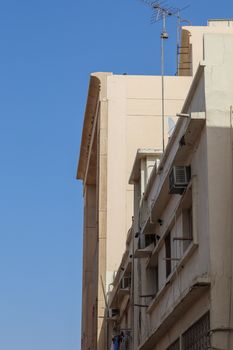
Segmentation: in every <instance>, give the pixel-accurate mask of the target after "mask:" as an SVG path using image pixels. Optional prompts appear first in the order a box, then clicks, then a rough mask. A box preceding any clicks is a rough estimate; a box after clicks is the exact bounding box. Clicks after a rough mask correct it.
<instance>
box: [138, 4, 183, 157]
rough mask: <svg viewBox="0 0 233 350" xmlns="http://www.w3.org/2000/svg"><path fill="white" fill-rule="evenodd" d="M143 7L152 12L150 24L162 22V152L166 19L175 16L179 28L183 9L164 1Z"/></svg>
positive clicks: (163, 143) (163, 144) (166, 37)
mask: <svg viewBox="0 0 233 350" xmlns="http://www.w3.org/2000/svg"><path fill="white" fill-rule="evenodd" d="M141 1H142V2H143V3H144V4H145V5H147V6H149V7H150V8H151V9H152V11H153V14H152V17H151V23H156V22H160V21H162V32H161V35H160V38H161V83H162V105H161V109H162V113H161V114H162V149H163V152H164V149H165V140H164V118H165V115H164V114H165V103H164V41H165V40H167V39H168V37H169V36H168V33H167V29H166V20H167V17H170V16H175V17H176V18H177V23H178V24H177V26H178V25H179V26H180V12H181V11H182V10H184V9H185V8H186V7H185V8H183V9H180V8H177V7H169V6H167V5H166V1H164V0H163V1H153V2H150V1H148V0H141ZM178 45H179V31H178V30H177V46H178Z"/></svg>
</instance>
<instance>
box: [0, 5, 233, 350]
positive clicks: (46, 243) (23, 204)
mask: <svg viewBox="0 0 233 350" xmlns="http://www.w3.org/2000/svg"><path fill="white" fill-rule="evenodd" d="M187 3H188V2H186V1H183V0H182V1H178V0H176V1H175V0H174V1H171V2H170V4H172V5H174V6H183V5H185V4H187ZM190 4H191V7H190V8H189V9H188V10H186V11H185V12H184V16H185V17H186V18H188V19H190V20H191V21H192V23H193V24H195V25H201V24H205V23H206V20H207V18H208V17H210V18H211V17H215V18H216V17H217V18H219V17H227V16H229V17H231V16H232V17H233V2H232V1H230V0H228V1H222V2H221V3H219V1H218V2H217V1H211V2H210V1H208V2H207V1H199V0H196V1H190ZM220 5H221V6H220ZM150 14H151V13H150V10H149V9H147V8H146V7H145V6H144V5H143V4H142V3H140V2H139V1H137V0H115V1H112V0H101V1H96V0H89V1H88V0H56V1H55V0H37V1H35V0H6V1H1V6H0V121H1V123H0V169H1V171H0V348H1V349H3V350H42V349H43V350H79V349H80V314H81V311H80V307H81V264H82V187H81V183H79V182H77V181H76V180H75V174H76V163H77V158H78V152H79V144H80V137H81V129H82V120H83V112H84V107H85V100H86V94H87V86H88V79H89V73H90V72H92V71H113V72H115V73H124V72H126V73H128V74H159V71H160V68H159V60H160V58H159V57H160V56H159V33H160V25H159V24H156V25H153V26H152V25H150ZM168 29H169V33H170V34H171V38H170V40H169V42H168V43H167V44H168V47H167V52H166V53H167V58H168V56H169V59H167V73H170V74H173V73H174V72H175V51H174V30H175V27H174V22H173V21H172V20H169V25H168Z"/></svg>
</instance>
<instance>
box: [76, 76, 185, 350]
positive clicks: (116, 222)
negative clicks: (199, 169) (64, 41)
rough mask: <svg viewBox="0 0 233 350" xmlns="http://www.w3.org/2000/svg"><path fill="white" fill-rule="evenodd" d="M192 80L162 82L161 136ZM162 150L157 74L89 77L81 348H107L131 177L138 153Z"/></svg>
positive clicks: (128, 219) (82, 172) (81, 171)
mask: <svg viewBox="0 0 233 350" xmlns="http://www.w3.org/2000/svg"><path fill="white" fill-rule="evenodd" d="M190 83H191V78H190V77H165V86H166V95H165V102H166V109H165V132H164V135H165V139H166V140H167V136H166V135H168V134H169V130H168V129H169V128H170V127H171V125H172V123H174V121H175V120H176V119H177V118H176V112H177V111H179V110H180V109H181V107H182V105H183V102H184V97H185V95H186V92H187V90H188V89H189V86H190ZM139 145H141V146H142V147H145V148H147V147H149V146H151V145H152V146H153V147H154V148H155V149H157V150H159V151H160V152H161V149H162V118H161V77H155V76H127V75H126V76H123V75H113V74H110V73H95V74H93V75H92V76H91V79H90V86H89V92H88V98H87V106H86V112H85V118H84V126H83V135H82V143H81V151H80V158H79V164H78V174H77V177H78V178H79V179H82V180H83V189H84V247H83V249H84V250H83V312H82V315H83V319H82V349H85V350H88V349H91V350H94V349H101V350H103V349H105V348H106V344H107V338H108V332H107V327H106V325H107V322H106V320H107V311H106V300H105V295H106V296H107V294H108V292H109V285H110V284H111V283H112V282H113V279H114V275H115V272H116V271H117V269H118V266H119V263H120V261H121V258H122V254H123V252H124V250H125V240H126V236H127V232H128V228H129V227H130V226H131V223H132V215H133V186H132V185H129V184H128V179H129V175H130V172H131V168H132V165H133V161H134V155H135V152H136V150H137V148H138V146H139Z"/></svg>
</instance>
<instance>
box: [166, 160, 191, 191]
mask: <svg viewBox="0 0 233 350" xmlns="http://www.w3.org/2000/svg"><path fill="white" fill-rule="evenodd" d="M190 179H191V167H190V166H182V165H177V166H174V167H173V168H172V170H171V172H170V174H169V193H171V194H182V193H183V192H184V190H185V188H186V187H187V186H188V184H189V182H190Z"/></svg>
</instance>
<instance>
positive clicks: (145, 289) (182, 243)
mask: <svg viewBox="0 0 233 350" xmlns="http://www.w3.org/2000/svg"><path fill="white" fill-rule="evenodd" d="M232 29H233V28H232V22H231V21H210V22H209V27H206V28H205V27H203V28H200V27H199V28H194V27H189V28H184V31H183V33H182V39H183V43H184V41H186V40H187V38H189V42H190V43H192V44H190V45H192V47H191V48H190V53H191V54H192V55H191V59H192V62H193V65H192V70H194V71H195V76H194V78H193V81H192V84H191V87H190V89H189V91H188V94H187V96H186V99H185V103H184V105H183V106H182V109H181V110H180V111H177V112H178V113H180V114H181V115H182V117H180V119H179V120H178V123H177V124H176V127H175V130H174V132H173V134H172V136H171V138H170V140H169V143H168V145H167V147H166V149H165V152H164V154H163V155H162V156H161V155H160V154H159V153H156V152H154V154H153V152H151V153H150V154H148V150H147V149H139V150H138V151H137V154H136V158H135V162H134V166H133V168H132V172H131V175H130V183H131V184H134V220H133V223H132V227H131V230H130V236H128V240H127V249H126V253H125V254H127V251H128V250H129V248H128V247H131V250H130V255H131V256H132V259H131V268H130V270H129V272H128V273H127V277H128V278H129V277H131V284H130V286H128V287H127V289H128V304H127V305H130V307H129V306H127V307H126V306H125V300H126V292H127V291H126V290H125V296H124V298H123V297H122V294H123V292H122V284H121V280H120V279H122V280H123V279H124V275H125V273H124V271H120V270H121V269H119V270H118V273H117V275H116V279H115V281H114V289H113V290H112V293H111V295H110V298H109V306H110V307H113V308H117V309H118V315H117V316H115V318H114V319H110V320H109V325H110V327H111V329H112V333H113V335H115V333H114V332H115V330H117V328H118V329H119V330H121V329H123V332H124V328H128V334H129V338H127V347H126V348H127V349H138V350H196V349H198V350H207V349H215V350H216V349H217V350H220V349H221V350H232V349H233V316H232V315H233V309H232V308H233V306H232V296H233V295H232V293H233V292H232V291H233V289H232V288H233V285H232V273H233V262H232V256H233V251H232V250H233V241H232V237H233V229H232V227H233V226H232V220H233V217H232V212H233V207H232V205H233V204H232V203H233V171H232V170H233V168H232V166H233V164H232V157H233V154H232V150H233V143H232V142H233V138H232V135H233V130H232V122H233V119H232V118H233V115H232V104H233V103H232V101H233V100H232V99H233V68H232V61H233V50H232V48H233V30H232ZM195 38H196V39H197V41H196V40H195ZM199 41H200V42H201V44H200V42H199ZM183 47H187V42H186V46H185V45H184V44H183ZM196 48H197V52H199V53H198V54H196ZM195 57H196V58H195ZM197 60H198V63H197ZM181 64H184V63H182V60H181ZM183 67H184V66H183ZM195 67H197V68H195ZM190 71H191V70H190V69H189V70H186V69H181V70H180V73H181V72H182V73H183V74H184V72H185V73H186V74H190ZM151 164H154V166H153V170H152V171H151ZM148 173H149V176H147V174H148ZM129 237H131V239H130V238H129ZM122 264H123V267H125V268H126V264H127V260H125V259H123V260H122ZM119 276H120V277H119ZM123 285H124V284H123ZM125 314H130V315H131V319H130V320H131V322H130V324H127V327H126V323H125V321H124V320H125ZM119 330H118V335H121V332H119ZM121 338H123V339H124V336H121ZM120 348H121V347H120Z"/></svg>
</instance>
